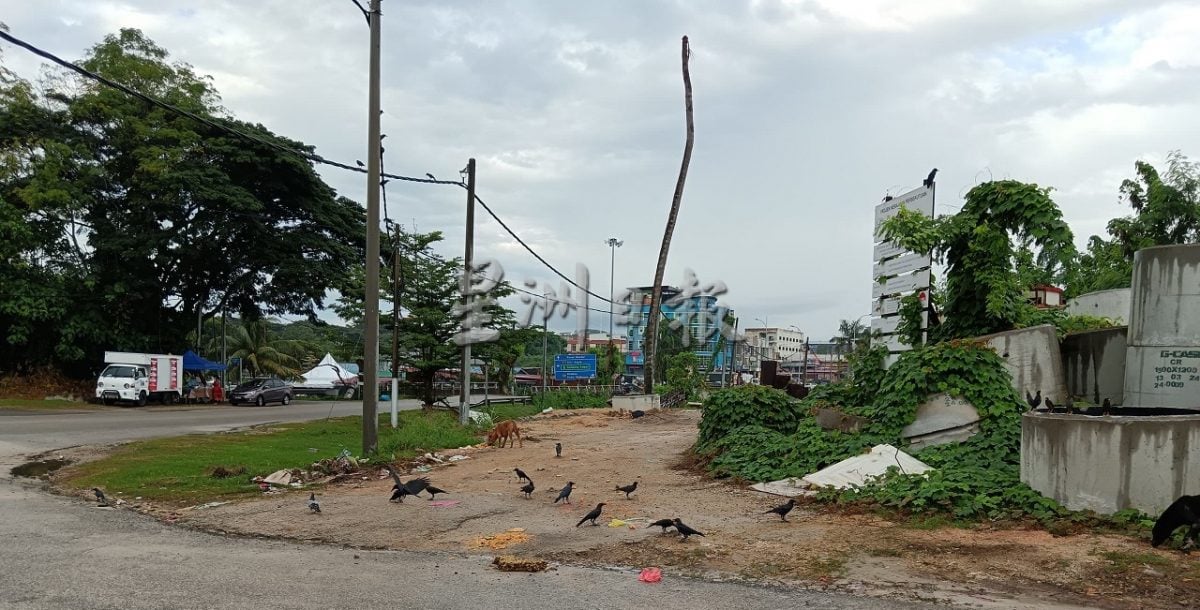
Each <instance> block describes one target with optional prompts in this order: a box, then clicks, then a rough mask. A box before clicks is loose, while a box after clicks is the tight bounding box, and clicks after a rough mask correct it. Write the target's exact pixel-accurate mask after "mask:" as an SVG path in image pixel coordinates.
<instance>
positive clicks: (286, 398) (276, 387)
mask: <svg viewBox="0 0 1200 610" xmlns="http://www.w3.org/2000/svg"><path fill="white" fill-rule="evenodd" d="M244 402H245V403H250V402H252V403H254V404H256V405H258V406H260V407H261V406H263V405H265V404H267V403H269V402H277V403H279V404H283V405H286V404H288V403H290V402H292V386H291V385H289V384H288V383H287V382H285V381H283V380H280V379H266V378H258V379H251V380H250V381H245V382H242V383H239V384H238V385H237V387H235V388H233V389H232V390H230V392H229V404H231V405H233V406H235V407H236V406H237V405H238V404H241V403H244Z"/></svg>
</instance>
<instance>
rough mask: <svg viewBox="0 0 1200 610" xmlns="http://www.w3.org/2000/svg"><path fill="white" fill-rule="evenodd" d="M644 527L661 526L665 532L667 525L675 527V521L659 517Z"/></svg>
mask: <svg viewBox="0 0 1200 610" xmlns="http://www.w3.org/2000/svg"><path fill="white" fill-rule="evenodd" d="M646 527H661V528H662V531H663V533H664V534H665V533H667V528H668V527H675V522H674V521H672V520H670V519H659V520H658V521H655V522H654V523H651V524H650V525H647V526H646Z"/></svg>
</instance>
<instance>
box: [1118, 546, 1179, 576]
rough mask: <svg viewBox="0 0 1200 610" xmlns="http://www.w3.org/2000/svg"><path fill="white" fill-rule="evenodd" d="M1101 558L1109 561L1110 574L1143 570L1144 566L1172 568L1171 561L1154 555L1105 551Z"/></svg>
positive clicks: (1172, 563)
mask: <svg viewBox="0 0 1200 610" xmlns="http://www.w3.org/2000/svg"><path fill="white" fill-rule="evenodd" d="M1100 556H1101V557H1103V558H1104V559H1105V560H1107V561H1108V563H1109V565H1108V571H1109V572H1114V573H1116V572H1127V571H1129V570H1130V569H1141V568H1142V567H1143V566H1171V565H1174V562H1172V561H1171V560H1170V559H1167V558H1166V557H1159V556H1158V555H1155V554H1154V553H1123V552H1121V551H1104V552H1102V553H1100Z"/></svg>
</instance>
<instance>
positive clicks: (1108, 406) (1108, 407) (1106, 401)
mask: <svg viewBox="0 0 1200 610" xmlns="http://www.w3.org/2000/svg"><path fill="white" fill-rule="evenodd" d="M1100 408H1101V409H1103V411H1102V413H1103V414H1104V415H1108V413H1109V412H1110V411H1112V401H1111V400H1109V399H1107V398H1105V399H1104V402H1103V403H1101V405H1100Z"/></svg>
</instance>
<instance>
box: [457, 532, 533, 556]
mask: <svg viewBox="0 0 1200 610" xmlns="http://www.w3.org/2000/svg"><path fill="white" fill-rule="evenodd" d="M530 538H531V536H530V535H529V534H526V533H525V530H524V529H523V528H519V527H514V528H512V529H510V530H508V531H506V532H501V533H499V534H492V535H490V536H482V537H479V538H476V539H474V540H472V541H471V546H473V547H475V548H489V549H492V550H493V551H496V550H500V549H506V548H508V547H510V546H512V545H514V544H521V543H522V542H528V541H529V539H530Z"/></svg>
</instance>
